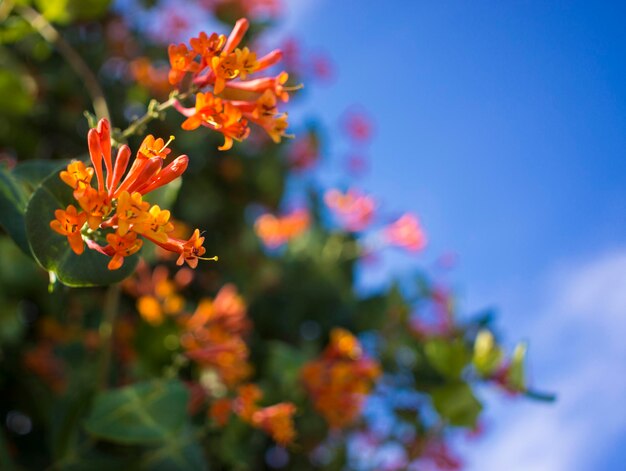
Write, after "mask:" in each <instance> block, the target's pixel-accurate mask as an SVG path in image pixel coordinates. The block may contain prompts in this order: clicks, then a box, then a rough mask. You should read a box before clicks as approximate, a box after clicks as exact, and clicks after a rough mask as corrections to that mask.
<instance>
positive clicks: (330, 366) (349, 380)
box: [301, 328, 380, 428]
mask: <svg viewBox="0 0 626 471" xmlns="http://www.w3.org/2000/svg"><path fill="white" fill-rule="evenodd" d="M378 376H380V365H379V364H378V362H376V361H374V360H372V359H370V358H368V357H366V356H365V355H364V353H363V351H362V348H361V345H360V343H359V341H358V340H357V339H356V337H354V336H353V335H352V334H351V333H350V332H348V331H347V330H344V329H339V328H336V329H333V331H332V332H331V335H330V343H329V345H328V346H327V347H326V349H325V350H324V352H323V353H322V355H321V357H320V358H318V359H317V360H314V361H311V362H309V363H307V364H305V365H304V367H303V368H302V371H301V378H302V382H303V383H304V386H305V387H306V389H307V391H308V393H309V396H310V397H311V399H312V401H313V405H314V407H315V409H317V411H318V412H319V413H320V414H321V415H322V416H323V417H324V419H326V421H327V422H328V425H329V426H330V427H331V428H343V427H346V426H348V425H350V424H351V423H353V422H354V421H355V420H356V419H357V418H358V416H359V414H360V413H361V409H362V405H363V400H364V398H365V395H366V394H368V393H369V391H370V390H371V388H372V386H373V383H374V381H375V380H376V378H378Z"/></svg>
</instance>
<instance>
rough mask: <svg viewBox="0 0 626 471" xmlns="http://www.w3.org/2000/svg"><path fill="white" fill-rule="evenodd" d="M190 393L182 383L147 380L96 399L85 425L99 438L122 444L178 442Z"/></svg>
mask: <svg viewBox="0 0 626 471" xmlns="http://www.w3.org/2000/svg"><path fill="white" fill-rule="evenodd" d="M188 396H189V393H188V392H187V389H186V388H185V386H184V385H183V384H182V383H181V382H180V381H147V382H143V383H136V384H133V385H132V386H127V387H124V388H121V389H117V390H114V391H108V392H104V393H101V394H99V395H98V396H96V399H95V401H94V405H93V408H92V410H91V413H90V414H89V416H88V417H87V420H86V422H85V428H86V429H87V432H89V433H90V434H91V435H93V436H94V437H96V438H99V439H102V440H107V441H111V442H115V443H121V444H129V445H130V444H136V445H139V444H146V445H147V444H156V443H162V442H165V441H171V440H175V439H176V435H177V434H178V433H179V432H180V431H181V429H182V428H183V425H184V424H185V423H186V422H187V400H188Z"/></svg>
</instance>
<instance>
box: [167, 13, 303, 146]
mask: <svg viewBox="0 0 626 471" xmlns="http://www.w3.org/2000/svg"><path fill="white" fill-rule="evenodd" d="M248 26H249V23H248V20H246V19H243V18H242V19H240V20H238V21H237V22H236V23H235V26H234V27H233V30H232V32H231V33H230V35H229V36H228V37H225V36H223V35H217V33H212V34H211V35H210V36H209V35H207V34H206V33H204V32H202V33H200V35H199V36H198V37H196V38H191V39H190V42H189V44H190V46H189V47H187V46H186V45H184V44H179V45H174V44H172V45H170V47H169V55H170V64H171V67H172V69H171V71H170V82H171V83H172V84H173V85H177V84H179V83H180V82H181V81H182V79H183V77H184V76H185V75H186V74H188V73H189V74H191V76H192V84H193V88H192V89H191V90H192V91H196V92H197V93H195V95H194V96H195V105H194V107H193V108H188V107H185V106H183V105H182V104H181V103H180V102H178V101H175V102H174V107H175V108H176V109H177V110H178V111H179V112H180V113H181V114H183V115H184V116H185V117H186V118H187V119H185V121H184V122H183V123H182V125H181V127H182V128H183V129H184V130H186V131H192V130H195V129H198V128H199V127H200V126H204V127H207V128H210V129H213V130H214V131H217V132H220V133H222V134H224V138H225V142H224V144H223V145H222V146H220V147H219V148H218V149H219V150H228V149H230V148H231V147H232V145H233V141H241V140H244V139H246V138H247V137H248V135H249V132H250V129H249V126H248V123H254V124H256V125H258V126H260V127H261V128H262V129H264V130H265V132H266V133H267V134H268V135H269V136H270V137H271V139H272V140H273V141H274V142H277V143H278V142H280V140H281V139H282V138H283V137H291V136H290V135H289V134H287V133H286V129H287V127H288V124H287V114H286V113H279V111H278V109H277V106H276V101H277V99H280V100H282V101H283V102H286V101H288V100H289V92H291V91H293V90H296V89H298V88H300V87H299V86H296V87H292V86H287V85H286V82H287V80H288V78H289V75H288V74H287V73H286V72H280V73H278V74H277V75H276V76H272V77H262V78H255V79H251V80H248V77H249V76H251V75H254V74H257V73H259V72H261V71H263V70H265V69H267V68H269V67H271V66H273V65H274V64H276V63H278V62H279V61H280V60H281V58H282V53H281V51H279V50H274V51H271V52H270V53H268V54H266V55H264V56H262V57H260V58H259V57H258V56H257V53H256V52H254V51H251V50H250V49H249V48H248V47H242V48H240V47H238V46H239V44H240V42H241V40H242V39H243V36H244V35H245V33H246V31H247V30H248Z"/></svg>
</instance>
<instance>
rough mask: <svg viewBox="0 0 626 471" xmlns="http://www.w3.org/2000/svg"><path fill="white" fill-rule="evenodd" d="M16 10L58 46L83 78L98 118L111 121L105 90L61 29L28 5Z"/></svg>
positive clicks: (44, 36)
mask: <svg viewBox="0 0 626 471" xmlns="http://www.w3.org/2000/svg"><path fill="white" fill-rule="evenodd" d="M15 10H16V11H17V12H18V13H19V14H20V15H21V16H22V18H24V19H25V20H26V21H28V22H29V23H30V24H31V26H32V27H33V28H35V29H36V30H37V32H38V33H39V34H40V35H41V37H42V38H44V39H45V40H46V41H48V42H49V43H50V44H52V45H54V46H55V47H56V48H57V50H58V51H59V53H60V54H61V55H62V56H63V58H64V59H65V60H66V61H67V63H68V64H69V65H70V67H72V69H74V72H76V74H77V75H78V76H79V77H80V78H81V79H82V81H83V84H84V85H85V88H86V89H87V92H88V93H89V96H90V97H91V102H92V104H93V109H94V111H95V113H96V116H97V117H98V118H106V119H108V120H109V121H110V120H111V115H110V113H109V108H108V106H107V103H106V100H105V98H104V92H103V91H102V88H101V87H100V84H99V83H98V79H97V78H96V76H95V75H94V73H93V72H92V71H91V69H90V68H89V66H88V65H87V64H86V63H85V61H84V60H83V58H82V57H81V56H80V54H78V52H76V49H74V48H73V47H72V46H71V45H70V43H68V42H67V41H66V40H65V39H63V36H61V33H59V31H58V30H57V29H56V28H55V27H54V26H52V25H51V24H50V22H49V21H48V20H46V18H45V17H44V16H43V15H41V14H40V13H39V12H37V11H36V10H34V9H32V8H30V7H27V6H16V7H15Z"/></svg>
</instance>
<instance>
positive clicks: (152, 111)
mask: <svg viewBox="0 0 626 471" xmlns="http://www.w3.org/2000/svg"><path fill="white" fill-rule="evenodd" d="M195 91H196V88H195V87H192V88H191V89H189V90H188V91H186V92H185V93H180V94H179V93H178V90H174V91H173V92H172V93H171V94H170V97H169V99H168V100H167V101H164V102H163V103H159V102H158V101H156V100H152V101H151V102H150V104H149V105H148V111H146V113H145V114H144V115H143V116H142V117H140V118H137V119H136V120H135V121H133V122H132V123H130V124H129V125H128V127H127V128H126V129H124V130H123V131H122V134H121V137H122V138H123V139H127V138H129V137H130V136H132V135H134V134H135V133H137V132H138V131H140V130H141V129H142V128H143V127H144V126H145V125H147V124H148V123H149V122H150V121H152V120H153V119H156V118H158V117H159V116H160V115H161V113H162V112H163V111H166V110H167V109H168V108H171V107H172V106H174V103H176V101H178V100H184V99H185V98H187V97H188V96H190V95H191V94H193V93H194V92H195Z"/></svg>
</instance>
